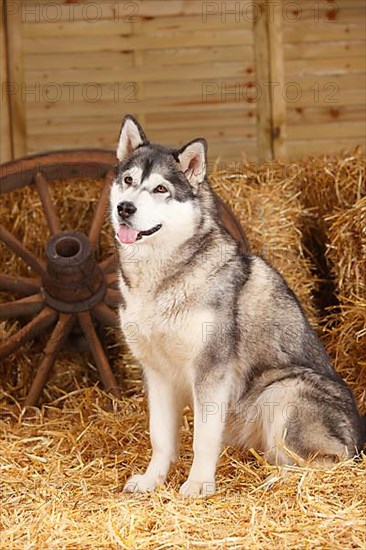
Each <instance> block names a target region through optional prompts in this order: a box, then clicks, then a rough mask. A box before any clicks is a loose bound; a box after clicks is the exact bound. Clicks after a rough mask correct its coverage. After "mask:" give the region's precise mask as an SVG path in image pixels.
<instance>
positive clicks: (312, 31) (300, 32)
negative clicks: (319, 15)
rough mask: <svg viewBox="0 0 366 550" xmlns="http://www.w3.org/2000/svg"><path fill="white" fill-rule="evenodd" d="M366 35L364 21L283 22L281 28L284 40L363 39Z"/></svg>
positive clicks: (296, 41) (295, 41)
mask: <svg viewBox="0 0 366 550" xmlns="http://www.w3.org/2000/svg"><path fill="white" fill-rule="evenodd" d="M365 37H366V29H365V25H364V21H360V23H359V24H341V23H334V24H332V25H330V24H329V25H327V24H326V23H318V24H314V23H313V22H310V23H307V22H304V23H301V24H295V23H293V24H291V23H287V24H286V23H285V24H284V28H283V41H284V43H286V42H294V43H298V42H316V41H322V40H326V41H328V42H329V41H331V40H345V39H347V38H349V39H351V40H364V39H365Z"/></svg>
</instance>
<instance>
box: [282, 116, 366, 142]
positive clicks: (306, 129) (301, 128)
mask: <svg viewBox="0 0 366 550" xmlns="http://www.w3.org/2000/svg"><path fill="white" fill-rule="evenodd" d="M314 136H315V137H316V139H329V138H332V139H333V140H334V141H336V140H338V139H343V138H360V139H361V140H362V138H363V139H365V137H366V121H365V120H363V121H361V122H360V121H359V122H328V123H326V124H304V125H303V124H301V125H300V124H297V125H294V126H292V125H288V126H287V137H288V139H289V140H301V139H308V140H312V139H314Z"/></svg>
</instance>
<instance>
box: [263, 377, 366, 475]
mask: <svg viewBox="0 0 366 550" xmlns="http://www.w3.org/2000/svg"><path fill="white" fill-rule="evenodd" d="M328 399H329V396H328ZM257 403H258V404H259V406H260V408H261V410H262V434H261V435H262V437H261V440H262V450H263V451H264V453H265V458H266V459H267V460H268V462H270V463H272V464H277V465H279V466H282V465H290V464H294V463H296V462H299V458H300V459H304V460H305V461H306V460H307V459H309V458H311V457H314V456H315V457H316V458H315V462H320V463H322V462H324V460H327V461H328V462H329V459H331V458H332V459H335V458H347V457H348V456H352V453H354V450H355V449H354V448H352V437H351V435H350V436H349V438H345V437H344V434H345V433H347V429H346V430H345V426H346V424H347V419H346V416H345V415H344V414H343V413H342V411H340V410H339V407H338V408H337V404H336V403H334V404H333V406H332V403H331V402H329V401H327V400H326V399H325V398H324V399H323V402H322V404H319V402H318V401H317V400H316V399H315V398H314V397H313V396H312V395H306V392H305V391H304V390H303V388H302V391H301V390H299V387H298V386H297V383H296V382H294V381H289V382H287V383H285V382H278V383H275V384H273V385H272V386H271V388H270V389H268V390H265V391H264V392H263V393H262V394H261V396H260V398H259V399H258V401H257ZM350 432H351V430H350ZM300 463H301V460H300Z"/></svg>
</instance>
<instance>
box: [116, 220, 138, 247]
mask: <svg viewBox="0 0 366 550" xmlns="http://www.w3.org/2000/svg"><path fill="white" fill-rule="evenodd" d="M138 234H139V232H138V231H136V229H132V227H127V225H121V226H120V228H119V230H118V233H117V236H118V238H119V240H120V241H121V243H124V244H131V243H134V242H135V241H136V239H137V235H138Z"/></svg>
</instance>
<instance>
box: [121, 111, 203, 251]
mask: <svg viewBox="0 0 366 550" xmlns="http://www.w3.org/2000/svg"><path fill="white" fill-rule="evenodd" d="M206 153H207V145H206V141H205V140H204V139H196V140H193V141H191V142H189V143H188V144H187V145H185V146H184V147H182V148H181V149H169V148H167V147H163V146H161V145H157V144H153V143H150V142H149V141H148V140H147V138H146V136H145V134H144V131H143V130H142V128H141V126H140V125H139V124H138V122H137V121H136V120H135V119H134V118H133V117H132V116H130V115H127V116H126V117H125V118H124V120H123V123H122V128H121V133H120V137H119V143H118V148H117V160H118V165H117V175H116V178H115V180H114V182H113V184H112V188H111V216H112V224H113V228H114V230H115V232H116V238H117V241H119V243H120V244H122V245H123V244H130V243H135V242H138V243H139V245H140V243H141V245H143V244H147V243H150V244H151V243H154V242H157V241H156V240H157V239H159V244H164V243H169V244H170V245H174V244H175V245H176V246H179V244H181V243H182V242H184V241H185V240H187V239H188V238H190V237H191V236H192V235H193V233H194V229H195V227H196V226H197V224H198V223H199V221H200V220H199V218H200V208H199V206H198V203H199V200H197V199H198V198H199V196H200V188H201V186H202V183H203V182H205V179H206V165H207V160H206Z"/></svg>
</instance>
